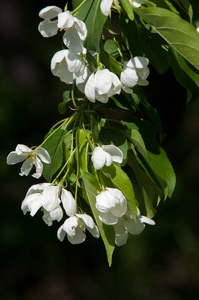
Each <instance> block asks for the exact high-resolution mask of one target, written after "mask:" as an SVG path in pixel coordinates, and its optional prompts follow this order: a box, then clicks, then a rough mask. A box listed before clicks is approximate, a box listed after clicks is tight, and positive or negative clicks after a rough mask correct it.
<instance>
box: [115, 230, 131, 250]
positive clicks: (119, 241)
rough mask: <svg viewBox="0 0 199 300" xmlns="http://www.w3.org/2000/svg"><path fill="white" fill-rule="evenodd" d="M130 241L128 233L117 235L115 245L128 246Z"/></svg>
mask: <svg viewBox="0 0 199 300" xmlns="http://www.w3.org/2000/svg"><path fill="white" fill-rule="evenodd" d="M127 239H128V232H125V233H123V234H116V235H115V244H116V245H117V246H118V247H119V246H123V245H125V244H126V242H127Z"/></svg>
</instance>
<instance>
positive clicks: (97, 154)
mask: <svg viewBox="0 0 199 300" xmlns="http://www.w3.org/2000/svg"><path fill="white" fill-rule="evenodd" d="M91 160H92V162H93V166H94V168H95V170H100V169H101V168H103V166H104V165H105V162H106V154H105V152H104V150H103V149H102V148H101V147H96V148H95V149H94V151H93V154H92V156H91Z"/></svg>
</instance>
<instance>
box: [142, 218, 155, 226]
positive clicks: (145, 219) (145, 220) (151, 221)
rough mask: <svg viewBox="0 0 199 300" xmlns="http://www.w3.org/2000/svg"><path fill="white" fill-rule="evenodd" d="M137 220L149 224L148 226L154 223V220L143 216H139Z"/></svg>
mask: <svg viewBox="0 0 199 300" xmlns="http://www.w3.org/2000/svg"><path fill="white" fill-rule="evenodd" d="M139 219H140V221H141V222H142V223H146V224H149V225H155V221H154V220H152V219H150V218H147V217H145V216H140V217H139Z"/></svg>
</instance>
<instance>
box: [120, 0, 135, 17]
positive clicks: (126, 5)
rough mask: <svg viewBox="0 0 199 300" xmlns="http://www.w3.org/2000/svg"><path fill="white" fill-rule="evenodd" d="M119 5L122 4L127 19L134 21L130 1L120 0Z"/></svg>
mask: <svg viewBox="0 0 199 300" xmlns="http://www.w3.org/2000/svg"><path fill="white" fill-rule="evenodd" d="M121 4H122V6H123V8H124V10H125V11H126V13H127V15H128V17H129V19H130V20H131V21H133V20H134V13H133V6H132V4H131V3H130V1H129V0H121Z"/></svg>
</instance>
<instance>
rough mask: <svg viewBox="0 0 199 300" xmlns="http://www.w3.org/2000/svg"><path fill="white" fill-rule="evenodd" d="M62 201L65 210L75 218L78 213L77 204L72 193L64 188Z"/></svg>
mask: <svg viewBox="0 0 199 300" xmlns="http://www.w3.org/2000/svg"><path fill="white" fill-rule="evenodd" d="M61 201H62V204H63V207H64V210H65V212H66V214H67V215H68V216H74V215H75V213H76V203H75V199H74V198H73V196H72V194H71V192H69V191H67V190H65V189H63V188H62V191H61Z"/></svg>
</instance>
